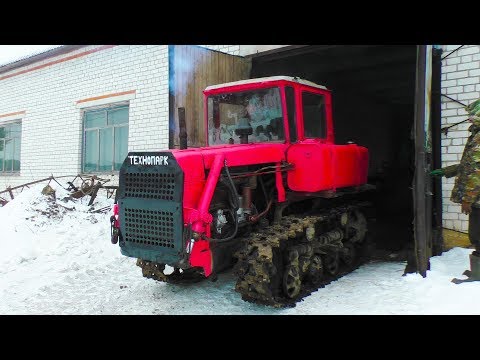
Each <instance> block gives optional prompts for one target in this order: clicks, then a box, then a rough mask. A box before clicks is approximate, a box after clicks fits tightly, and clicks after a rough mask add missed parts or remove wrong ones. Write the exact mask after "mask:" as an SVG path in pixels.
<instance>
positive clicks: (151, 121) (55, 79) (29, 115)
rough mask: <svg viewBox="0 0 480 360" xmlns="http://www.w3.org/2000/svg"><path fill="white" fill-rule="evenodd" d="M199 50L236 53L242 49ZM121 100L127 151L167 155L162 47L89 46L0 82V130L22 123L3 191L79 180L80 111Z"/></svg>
mask: <svg viewBox="0 0 480 360" xmlns="http://www.w3.org/2000/svg"><path fill="white" fill-rule="evenodd" d="M203 46H204V47H206V48H209V49H212V50H217V51H222V52H225V53H229V54H232V55H238V54H239V52H240V45H203ZM86 52H91V53H89V54H86V55H85V53H86ZM65 60H66V61H65ZM52 62H55V63H54V64H50V63H52ZM45 65H46V66H45ZM119 93H120V94H121V93H124V95H118V96H111V97H107V98H101V99H97V100H95V99H92V98H97V97H103V96H105V95H112V94H119ZM125 93H127V94H125ZM85 99H90V101H83V100H85ZM79 100H82V102H80V103H78V101H79ZM121 100H128V101H129V103H130V107H129V109H130V110H129V143H128V148H129V151H133V150H146V151H148V150H158V149H162V148H168V46H167V45H135V46H128V45H119V46H114V47H109V48H108V47H107V48H105V47H102V46H100V45H92V46H87V47H83V48H81V49H77V50H75V51H72V52H69V53H67V54H62V55H59V56H55V57H50V58H48V59H45V60H42V61H39V62H35V63H33V64H30V65H27V66H24V67H20V68H16V69H13V70H11V71H9V72H7V73H2V74H0V125H1V124H2V123H5V122H8V121H12V120H21V121H22V144H21V170H20V173H19V174H14V175H7V174H1V173H0V189H4V188H5V187H7V186H15V185H20V184H23V183H26V182H29V181H33V180H38V179H41V178H44V177H48V176H50V175H51V174H53V175H55V176H62V175H76V174H78V173H80V172H81V159H82V139H83V130H82V115H81V110H82V108H88V107H90V106H95V105H103V104H107V103H115V102H118V101H121ZM108 177H111V181H112V183H116V182H117V179H116V176H114V175H108Z"/></svg>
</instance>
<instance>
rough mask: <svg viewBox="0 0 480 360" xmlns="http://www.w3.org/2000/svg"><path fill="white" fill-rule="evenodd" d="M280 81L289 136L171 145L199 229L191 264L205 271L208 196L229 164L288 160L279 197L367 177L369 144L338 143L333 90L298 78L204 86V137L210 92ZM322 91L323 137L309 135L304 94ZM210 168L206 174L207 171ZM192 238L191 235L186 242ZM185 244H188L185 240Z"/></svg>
mask: <svg viewBox="0 0 480 360" xmlns="http://www.w3.org/2000/svg"><path fill="white" fill-rule="evenodd" d="M272 87H278V88H279V90H280V97H281V102H282V106H281V109H282V113H283V114H282V116H283V128H284V132H285V140H281V141H270V142H265V143H250V144H231V145H226V144H225V145H214V146H208V144H207V147H201V148H189V149H185V150H172V151H171V152H172V154H173V156H174V157H175V159H176V160H177V162H178V164H179V166H180V167H181V169H182V170H183V172H184V188H183V222H184V226H185V227H188V226H191V227H192V230H193V231H194V232H196V233H197V240H196V241H195V242H194V245H193V248H192V249H191V251H190V257H189V262H190V265H191V266H193V267H201V268H203V270H204V274H205V276H209V275H210V274H211V273H212V271H214V270H215V269H213V268H212V266H213V265H212V258H213V256H212V250H211V247H210V244H209V242H208V241H206V240H203V239H202V236H203V234H205V235H206V236H207V237H210V235H211V234H210V223H211V222H212V215H211V214H210V213H209V206H210V201H211V199H212V196H213V193H214V191H215V187H216V184H217V182H218V179H219V176H220V173H221V171H222V169H223V167H224V165H225V161H226V164H227V166H228V168H229V169H230V168H235V167H237V166H248V165H262V164H269V165H272V164H273V165H276V166H277V169H279V167H280V166H281V165H283V164H286V163H288V164H289V165H290V166H289V170H288V171H287V170H283V171H287V176H286V181H284V177H283V174H282V173H281V172H280V171H279V172H277V173H276V176H275V179H276V184H275V186H276V190H277V198H276V199H274V200H276V202H284V201H285V200H286V193H287V192H299V193H300V192H310V193H311V192H318V191H322V190H331V191H336V190H337V189H339V188H343V187H352V186H359V185H362V184H365V183H366V182H367V169H368V150H367V149H366V148H365V147H362V146H358V145H356V144H347V145H336V144H334V128H333V119H332V99H331V92H330V91H329V90H328V89H325V88H323V87H321V86H318V85H315V84H312V83H310V85H309V83H308V82H305V81H299V80H297V79H294V78H286V77H272V78H263V79H259V80H258V81H255V80H253V79H252V80H251V81H247V82H237V83H231V84H225V85H224V86H214V87H209V88H207V89H206V90H205V91H204V119H205V120H204V121H205V126H204V128H205V132H206V134H205V138H206V139H207V141H208V138H209V137H208V109H207V106H208V98H209V96H215V95H219V94H224V93H233V92H242V91H247V90H255V89H264V88H272ZM286 87H291V88H293V90H294V102H295V106H294V107H295V114H294V122H295V126H294V127H293V128H294V129H296V130H295V131H296V134H295V135H296V136H295V139H296V141H295V142H291V141H290V139H291V138H292V135H293V134H290V131H291V129H292V127H291V126H289V117H288V114H287V111H288V109H287V105H286V90H285V89H286ZM306 93H307V94H316V95H322V96H323V97H324V106H325V123H324V126H325V127H326V128H325V131H324V137H318V138H309V137H307V136H305V126H304V121H303V120H304V108H303V97H304V95H305V94H306ZM207 173H208V175H207ZM189 243H190V239H189V240H187V244H189ZM186 246H187V245H186Z"/></svg>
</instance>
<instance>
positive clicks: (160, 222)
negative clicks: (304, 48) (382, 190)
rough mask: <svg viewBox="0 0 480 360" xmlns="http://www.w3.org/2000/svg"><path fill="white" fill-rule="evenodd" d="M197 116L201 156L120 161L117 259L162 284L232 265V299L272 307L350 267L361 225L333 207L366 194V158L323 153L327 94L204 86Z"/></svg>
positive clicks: (266, 86)
mask: <svg viewBox="0 0 480 360" xmlns="http://www.w3.org/2000/svg"><path fill="white" fill-rule="evenodd" d="M204 108H205V129H206V131H207V134H206V136H207V142H208V146H207V147H202V148H189V149H182V150H165V151H159V152H130V153H129V154H128V156H127V158H126V159H125V161H124V163H123V165H122V167H121V170H120V178H119V190H118V194H117V204H116V205H115V208H114V212H115V215H114V216H112V242H113V243H117V242H118V243H119V246H120V250H121V253H122V254H123V255H126V256H130V257H135V258H137V259H138V260H137V265H138V266H140V267H141V268H142V272H143V275H144V276H145V277H148V278H153V279H156V280H160V281H166V282H182V281H192V280H197V279H198V278H200V277H201V278H204V277H215V276H216V274H217V273H219V272H220V271H222V270H224V269H226V268H228V267H231V266H232V265H234V273H235V274H236V276H237V283H236V287H235V288H236V290H237V291H238V292H240V293H241V295H242V298H243V299H245V300H250V301H256V302H260V303H264V304H268V305H274V306H277V305H279V306H281V305H282V304H285V303H287V302H295V301H296V300H298V299H299V298H301V297H302V296H303V295H305V293H306V292H307V291H309V290H308V289H312V287H315V286H317V287H318V286H319V284H321V283H322V281H324V279H325V278H328V276H335V275H337V274H339V273H340V272H341V271H342V266H346V267H349V266H351V265H352V264H353V263H354V262H355V259H356V258H357V257H358V256H357V254H358V249H359V247H360V246H361V244H362V243H364V238H365V234H366V231H367V225H366V219H365V216H364V215H363V214H362V212H361V211H360V208H359V207H358V206H355V205H353V203H352V201H351V200H348V201H343V202H342V201H341V199H342V198H345V197H343V196H342V195H344V194H355V193H358V192H361V191H362V190H364V189H365V186H368V185H366V182H367V168H368V150H367V149H366V148H365V147H362V146H358V145H356V144H353V143H349V144H345V145H336V144H334V129H333V119H332V101H331V93H330V91H329V90H327V89H326V88H325V87H323V86H320V85H317V84H314V83H312V82H309V81H305V80H302V79H298V78H292V77H285V76H276V77H267V78H259V79H250V80H245V81H238V82H232V83H227V84H221V85H215V86H210V87H208V88H207V89H206V90H205V91H204ZM348 198H349V199H350V198H351V197H348ZM165 265H169V266H171V267H173V268H174V271H173V273H170V274H166V272H165Z"/></svg>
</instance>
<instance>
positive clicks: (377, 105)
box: [250, 45, 441, 273]
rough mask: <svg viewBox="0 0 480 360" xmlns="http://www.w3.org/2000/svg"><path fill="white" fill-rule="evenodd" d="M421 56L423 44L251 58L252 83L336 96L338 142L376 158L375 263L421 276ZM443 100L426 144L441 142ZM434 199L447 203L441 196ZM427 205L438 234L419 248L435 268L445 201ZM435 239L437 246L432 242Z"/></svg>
mask: <svg viewBox="0 0 480 360" xmlns="http://www.w3.org/2000/svg"><path fill="white" fill-rule="evenodd" d="M417 52H418V48H417V46H416V45H352V46H345V45H308V46H298V45H297V46H291V47H284V48H280V49H275V50H272V51H268V52H264V53H259V54H255V55H252V56H251V58H252V70H251V74H250V77H252V78H256V77H264V76H275V75H286V76H298V77H300V78H303V79H306V80H310V81H313V82H315V83H317V84H321V85H324V86H326V87H327V88H328V89H330V90H332V102H333V117H334V131H335V142H336V143H337V144H344V143H347V142H348V141H353V142H355V143H357V144H359V145H362V146H366V147H367V148H368V149H369V152H370V164H369V183H370V184H373V185H376V191H374V192H372V193H371V194H370V195H369V199H368V200H369V201H370V202H371V203H372V206H371V212H372V213H371V214H370V216H369V218H370V224H369V226H370V234H371V236H372V241H373V243H374V244H375V248H376V251H375V253H376V256H379V257H381V256H383V257H384V258H385V259H392V260H408V265H407V268H406V271H407V272H410V271H418V267H417V265H418V264H417V262H418V254H416V251H418V249H416V246H415V235H414V217H415V206H416V205H415V204H414V195H413V192H412V186H413V182H414V175H415V161H416V152H415V136H416V135H415V132H416V130H418V129H416V128H415V116H416V115H415V109H416V108H415V104H416V103H415V102H416V90H417V89H416V86H418V84H417V83H416V82H417V79H416V74H417V68H418V63H417V57H418V53H417ZM434 55H435V56H436V57H438V55H439V54H438V53H436V52H435V53H434ZM434 63H439V62H438V61H437V62H435V61H434ZM437 69H438V66H437ZM432 80H433V81H432V86H435V84H439V83H440V71H433V72H432ZM437 97H438V98H439V94H436V95H435V96H432V98H431V105H432V117H431V119H432V121H431V126H432V128H430V127H428V128H427V129H426V130H425V134H426V136H427V137H428V136H429V135H427V132H428V134H431V133H432V131H433V134H434V135H435V134H436V131H435V127H438V126H439V124H440V118H439V117H440V114H439V111H438V109H437V105H439V104H440V102H439V100H438V99H437ZM436 112H438V113H436ZM417 115H418V114H417ZM437 122H438V126H437ZM417 136H418V134H417ZM437 137H438V139H439V138H440V136H439V132H438V135H437ZM432 145H433V147H434V148H433V153H434V154H436V153H438V154H439V153H440V147H439V142H438V149H436V148H435V147H436V146H437V141H436V137H435V136H434V138H433V144H432ZM417 152H418V151H417ZM427 155H428V154H427ZM430 155H431V154H430ZM417 156H418V154H417ZM426 160H427V161H428V162H429V163H428V167H432V166H435V165H436V164H434V162H435V161H434V160H435V159H434V158H432V157H431V156H427V159H426ZM427 181H429V180H428V179H427ZM433 185H435V184H433ZM435 193H436V194H440V196H439V197H440V198H441V190H440V191H438V189H437V190H436V191H435ZM427 205H428V209H427V210H426V211H427V212H428V216H427V219H429V222H428V226H432V227H434V228H436V229H437V231H433V232H431V231H429V232H427V235H426V236H428V239H417V242H418V241H421V243H422V244H424V245H425V244H426V246H427V249H423V250H422V251H424V252H426V253H427V262H428V257H430V256H431V255H437V254H438V252H439V251H441V246H435V244H438V242H439V241H440V242H441V201H440V203H439V202H438V199H433V201H432V199H429V201H428V204H427ZM438 205H439V208H438ZM438 209H440V210H439V211H438ZM438 229H440V230H438ZM432 236H436V237H437V239H433V241H432ZM417 237H418V236H417ZM438 237H439V238H438ZM432 248H433V252H432ZM439 249H440V250H439ZM420 265H421V266H420V268H422V269H423V268H425V267H426V266H425V264H420ZM422 269H420V270H421V271H420V272H421V273H424V271H423V270H424V269H423V270H422Z"/></svg>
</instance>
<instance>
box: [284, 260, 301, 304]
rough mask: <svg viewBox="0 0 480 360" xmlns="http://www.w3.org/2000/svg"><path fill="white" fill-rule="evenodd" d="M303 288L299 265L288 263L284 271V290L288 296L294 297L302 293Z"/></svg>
mask: <svg viewBox="0 0 480 360" xmlns="http://www.w3.org/2000/svg"><path fill="white" fill-rule="evenodd" d="M301 288H302V281H301V279H300V271H299V269H298V266H295V265H287V267H286V268H285V272H284V273H283V292H284V293H285V295H286V296H287V297H288V298H290V299H293V298H295V297H297V296H298V294H300V290H301Z"/></svg>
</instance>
